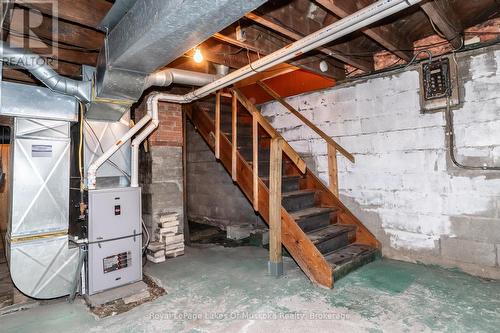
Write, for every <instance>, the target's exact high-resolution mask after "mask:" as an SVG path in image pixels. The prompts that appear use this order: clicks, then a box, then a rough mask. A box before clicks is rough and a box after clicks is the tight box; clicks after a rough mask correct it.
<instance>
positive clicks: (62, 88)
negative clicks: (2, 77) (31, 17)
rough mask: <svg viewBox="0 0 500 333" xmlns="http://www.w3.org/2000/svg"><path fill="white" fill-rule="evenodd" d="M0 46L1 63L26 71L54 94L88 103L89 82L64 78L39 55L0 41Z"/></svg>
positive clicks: (90, 87) (90, 85) (89, 93)
mask: <svg viewBox="0 0 500 333" xmlns="http://www.w3.org/2000/svg"><path fill="white" fill-rule="evenodd" d="M0 45H1V50H0V51H1V52H2V61H3V62H4V63H7V64H10V65H12V66H17V67H22V68H24V69H26V70H28V71H29V72H30V73H31V74H33V76H35V77H36V78H37V79H38V80H40V81H41V82H42V83H43V84H45V85H46V86H47V87H48V88H49V89H51V90H53V91H55V92H58V93H61V94H64V95H70V96H74V97H75V98H77V99H78V100H80V101H82V102H85V103H87V102H90V99H91V97H90V96H91V89H92V82H91V81H78V80H73V79H70V78H67V77H64V76H62V75H59V74H58V73H57V72H56V71H55V70H54V69H52V67H50V66H49V65H47V63H46V60H45V59H43V58H42V57H40V56H39V55H36V54H33V53H30V52H28V51H26V50H24V49H20V48H16V49H13V48H11V47H9V46H8V45H7V44H6V43H5V42H3V41H0Z"/></svg>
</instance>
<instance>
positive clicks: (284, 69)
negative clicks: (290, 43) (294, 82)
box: [234, 64, 299, 88]
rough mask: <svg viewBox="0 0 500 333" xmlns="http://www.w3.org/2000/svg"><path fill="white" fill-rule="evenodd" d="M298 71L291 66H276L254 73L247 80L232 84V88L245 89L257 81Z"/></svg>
mask: <svg viewBox="0 0 500 333" xmlns="http://www.w3.org/2000/svg"><path fill="white" fill-rule="evenodd" d="M298 69H299V67H295V66H292V65H288V64H279V65H276V66H274V67H271V68H270V69H268V70H266V71H264V72H261V73H256V74H254V75H252V76H250V77H249V78H246V79H243V80H241V81H239V82H236V83H235V84H234V86H235V87H237V88H239V87H246V86H249V85H252V84H255V83H257V81H264V80H268V79H271V78H273V77H276V76H279V75H283V74H286V73H290V72H293V71H296V70H298Z"/></svg>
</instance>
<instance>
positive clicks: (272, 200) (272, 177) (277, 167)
mask: <svg viewBox="0 0 500 333" xmlns="http://www.w3.org/2000/svg"><path fill="white" fill-rule="evenodd" d="M282 147H283V139H282V138H274V139H272V140H271V153H270V165H269V261H270V263H271V264H273V263H274V264H277V263H280V262H281V261H282V258H281V171H282Z"/></svg>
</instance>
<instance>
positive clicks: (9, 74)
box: [2, 66, 41, 85]
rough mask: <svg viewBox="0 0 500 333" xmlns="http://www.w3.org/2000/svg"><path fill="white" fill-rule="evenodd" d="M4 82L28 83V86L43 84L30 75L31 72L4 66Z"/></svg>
mask: <svg viewBox="0 0 500 333" xmlns="http://www.w3.org/2000/svg"><path fill="white" fill-rule="evenodd" d="M2 80H9V81H15V82H19V83H28V84H38V85H40V84H41V83H40V81H38V80H37V79H36V78H35V77H33V76H32V75H30V74H29V72H26V71H21V70H17V69H13V68H8V67H5V66H3V70H2Z"/></svg>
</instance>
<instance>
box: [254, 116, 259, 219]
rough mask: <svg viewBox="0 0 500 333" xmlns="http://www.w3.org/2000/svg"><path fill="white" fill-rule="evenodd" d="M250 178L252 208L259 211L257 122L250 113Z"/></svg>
mask: <svg viewBox="0 0 500 333" xmlns="http://www.w3.org/2000/svg"><path fill="white" fill-rule="evenodd" d="M252 178H253V209H254V210H255V211H256V212H257V211H259V123H258V122H257V117H256V116H255V115H252Z"/></svg>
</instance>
